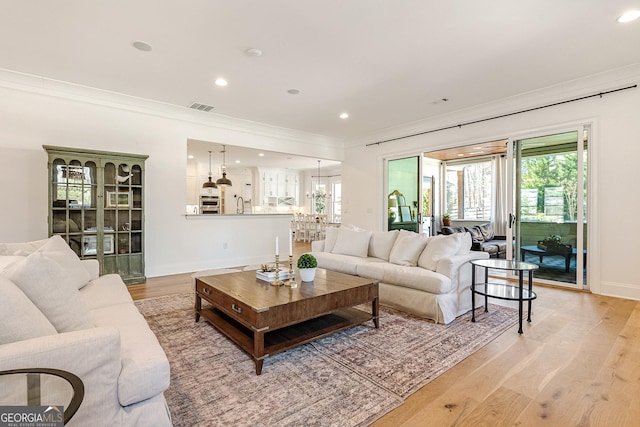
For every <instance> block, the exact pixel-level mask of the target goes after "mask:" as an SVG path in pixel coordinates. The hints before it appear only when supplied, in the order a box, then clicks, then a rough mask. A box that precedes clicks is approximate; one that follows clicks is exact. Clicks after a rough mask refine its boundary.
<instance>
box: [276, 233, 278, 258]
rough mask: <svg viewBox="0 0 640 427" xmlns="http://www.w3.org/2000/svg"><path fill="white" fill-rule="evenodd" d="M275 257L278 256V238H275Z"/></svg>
mask: <svg viewBox="0 0 640 427" xmlns="http://www.w3.org/2000/svg"><path fill="white" fill-rule="evenodd" d="M276 256H278V237H277V236H276Z"/></svg>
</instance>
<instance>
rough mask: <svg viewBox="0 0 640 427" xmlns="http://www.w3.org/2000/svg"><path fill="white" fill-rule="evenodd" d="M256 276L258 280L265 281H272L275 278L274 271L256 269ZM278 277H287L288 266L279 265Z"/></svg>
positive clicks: (281, 278) (283, 278)
mask: <svg viewBox="0 0 640 427" xmlns="http://www.w3.org/2000/svg"><path fill="white" fill-rule="evenodd" d="M256 278H258V279H260V280H264V281H265V282H273V281H274V280H276V272H275V271H262V270H256ZM278 279H279V280H287V279H289V268H288V267H280V271H279V272H278Z"/></svg>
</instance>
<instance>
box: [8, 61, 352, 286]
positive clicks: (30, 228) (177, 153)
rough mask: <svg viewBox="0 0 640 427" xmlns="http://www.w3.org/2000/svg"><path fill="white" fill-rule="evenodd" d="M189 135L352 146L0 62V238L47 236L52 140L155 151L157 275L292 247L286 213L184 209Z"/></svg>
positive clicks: (337, 153)
mask: <svg viewBox="0 0 640 427" xmlns="http://www.w3.org/2000/svg"><path fill="white" fill-rule="evenodd" d="M189 138H193V139H199V140H205V141H218V142H220V143H227V144H230V145H240V146H248V147H252V148H258V149H265V150H266V149H269V150H273V149H275V148H277V150H278V151H281V152H290V153H293V154H297V155H301V154H304V155H312V156H317V157H320V158H329V159H334V160H342V153H343V151H342V145H341V143H339V142H338V141H335V140H330V139H328V138H323V137H319V136H317V135H309V134H304V133H300V132H294V131H290V130H287V129H280V128H275V127H270V126H264V125H259V124H256V123H251V122H246V121H241V120H236V119H230V118H221V117H220V116H215V115H207V114H206V113H201V112H197V111H191V110H188V109H186V108H180V107H175V106H169V105H165V104H159V103H153V102H149V101H145V100H140V99H135V98H130V97H125V96H121V95H117V94H111V93H105V92H100V91H97V90H92V89H87V88H81V87H76V86H71V85H65V84H60V83H58V82H51V81H46V80H43V79H34V78H31V77H28V76H22V75H14V74H12V73H7V72H0V164H1V165H2V166H1V167H0V186H1V187H0V188H1V190H2V191H1V193H2V197H0V215H1V216H2V221H0V242H8V241H27V240H34V239H41V238H45V237H46V236H47V172H46V169H47V156H46V153H45V151H44V150H43V149H42V145H43V144H46V145H58V146H67V147H78V148H87V149H97V150H108V151H116V152H129V153H139V154H148V155H149V159H148V160H147V163H146V184H147V185H146V188H145V202H146V214H145V219H146V258H145V260H146V273H147V275H148V276H157V275H165V274H174V273H180V272H187V271H195V270H198V269H205V268H215V267H224V266H233V265H241V264H250V263H256V262H265V261H268V260H270V259H271V257H272V255H273V241H274V239H275V236H276V235H277V236H279V237H280V241H281V242H283V244H282V248H281V250H282V251H285V250H286V247H285V246H286V245H285V243H286V241H287V240H286V239H287V231H288V226H287V225H286V221H284V222H283V221H275V223H276V225H274V226H273V227H269V226H266V225H265V224H264V223H260V221H257V220H251V219H245V220H238V219H236V220H231V219H229V220H228V221H227V220H225V221H224V222H223V221H220V220H203V221H193V220H187V219H185V217H184V212H185V200H186V184H185V177H186V176H187V170H186V165H187V160H186V156H187V148H186V147H187V139H189ZM233 207H234V209H235V205H234V206H233ZM223 243H226V247H223Z"/></svg>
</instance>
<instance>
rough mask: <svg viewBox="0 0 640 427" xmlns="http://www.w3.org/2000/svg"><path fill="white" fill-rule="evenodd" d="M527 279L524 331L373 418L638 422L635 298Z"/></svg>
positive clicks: (160, 284)
mask: <svg viewBox="0 0 640 427" xmlns="http://www.w3.org/2000/svg"><path fill="white" fill-rule="evenodd" d="M307 250H309V244H308V243H296V244H295V245H294V253H295V254H296V255H298V254H300V253H302V252H304V251H307ZM534 286H535V290H536V291H537V293H538V299H537V300H535V301H534V302H533V316H532V320H533V321H532V323H531V324H526V322H525V325H524V334H523V335H519V334H518V333H517V328H516V327H513V328H510V329H509V330H507V331H505V332H504V333H503V334H502V335H501V336H499V337H498V338H497V339H495V340H494V341H492V342H490V343H488V344H487V345H486V346H485V347H483V348H482V349H480V350H479V351H477V352H476V353H474V354H473V355H471V356H470V357H468V358H466V359H465V360H463V361H462V362H460V363H459V364H458V365H456V366H455V367H454V368H452V369H450V370H449V371H447V372H446V373H444V374H443V375H441V376H440V377H438V378H436V379H435V380H434V381H432V382H431V383H429V384H427V385H426V386H424V387H423V388H422V389H420V390H419V391H417V392H416V393H414V394H413V395H411V396H410V397H409V398H408V399H407V400H406V401H405V402H404V403H403V404H402V405H401V406H400V407H399V408H397V409H395V410H394V411H392V412H390V413H389V414H387V415H385V416H384V417H382V418H381V419H379V420H378V421H376V422H375V423H374V424H373V426H374V427H387V426H388V427H391V426H393V427H413V426H511V425H517V426H603V427H612V426H615V427H617V426H621V427H632V426H633V427H635V426H639V425H640V302H638V301H631V300H624V299H619V298H611V297H606V296H599V295H592V294H590V293H588V292H578V291H571V290H564V289H559V288H554V287H548V286H536V285H534ZM128 288H129V291H130V292H131V295H132V296H133V298H134V299H140V298H149V297H154V296H162V295H170V294H179V293H184V292H189V291H192V290H193V279H191V277H190V274H180V275H174V276H165V277H159V278H150V279H148V280H147V283H145V284H139V285H129V287H128ZM493 302H497V301H495V300H494V301H493ZM381 327H382V328H384V325H381Z"/></svg>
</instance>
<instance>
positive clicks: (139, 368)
mask: <svg viewBox="0 0 640 427" xmlns="http://www.w3.org/2000/svg"><path fill="white" fill-rule="evenodd" d="M0 325H1V326H0V371H5V370H11V369H22V368H54V369H61V370H64V371H68V372H71V373H73V374H75V375H76V376H78V377H79V378H80V379H81V380H82V382H83V383H84V391H85V394H84V399H83V401H82V404H81V406H80V408H79V409H78V411H77V412H76V414H75V416H74V417H73V418H72V419H71V421H70V423H69V424H68V425H71V426H74V425H75V426H88V425H91V426H171V416H170V413H169V409H168V407H167V404H166V401H165V398H164V394H163V393H164V391H165V390H166V389H167V388H168V387H169V361H168V360H167V357H166V355H165V353H164V351H163V349H162V347H161V346H160V344H159V343H158V340H157V339H156V336H155V335H154V334H153V332H152V331H151V329H150V328H149V326H148V324H147V322H146V321H145V319H144V317H143V316H142V315H141V314H140V312H139V311H138V310H137V308H136V306H135V305H134V303H133V300H132V299H131V296H130V295H129V292H128V291H127V287H126V285H125V284H124V283H123V281H122V279H121V278H120V276H118V275H116V274H109V275H104V276H100V277H99V265H98V262H97V261H96V260H83V261H81V260H80V259H79V258H78V257H77V256H76V255H75V253H74V252H73V251H72V250H71V249H70V248H69V246H68V245H67V244H66V242H65V241H64V240H63V239H62V238H61V237H59V236H54V237H51V238H50V239H45V240H41V241H37V242H29V243H21V244H17V243H12V244H2V243H0ZM20 388H21V387H10V388H9V389H2V390H0V402H2V404H7V403H5V402H8V401H11V399H14V400H19V396H20V394H21V393H22V394H23V393H24V392H23V391H22V390H20ZM25 388H26V386H25ZM15 404H20V405H24V402H16V403H15Z"/></svg>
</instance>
